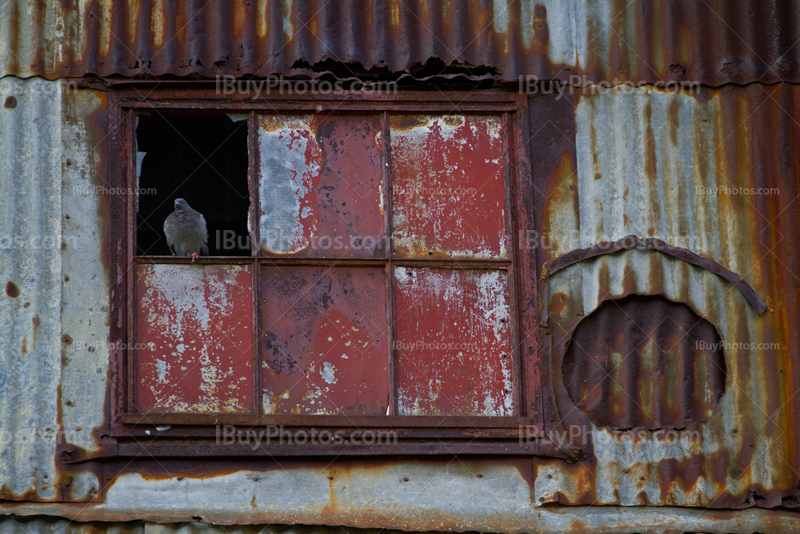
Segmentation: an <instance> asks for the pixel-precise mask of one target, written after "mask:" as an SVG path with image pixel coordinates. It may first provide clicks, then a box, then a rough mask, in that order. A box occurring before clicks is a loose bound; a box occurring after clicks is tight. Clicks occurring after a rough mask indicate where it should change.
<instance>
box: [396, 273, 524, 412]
mask: <svg viewBox="0 0 800 534" xmlns="http://www.w3.org/2000/svg"><path fill="white" fill-rule="evenodd" d="M394 274H395V276H394V286H395V308H396V319H395V322H396V325H395V328H396V342H395V345H396V352H397V404H398V412H399V414H400V415H494V416H505V415H514V414H515V413H516V412H517V406H516V402H515V399H516V387H517V378H516V376H515V371H516V369H515V368H514V365H513V363H512V360H513V357H512V348H511V347H512V342H511V323H510V319H511V311H510V302H509V291H508V276H507V273H506V271H503V270H494V271H488V270H463V269H426V268H412V267H403V266H397V267H395V272H394Z"/></svg>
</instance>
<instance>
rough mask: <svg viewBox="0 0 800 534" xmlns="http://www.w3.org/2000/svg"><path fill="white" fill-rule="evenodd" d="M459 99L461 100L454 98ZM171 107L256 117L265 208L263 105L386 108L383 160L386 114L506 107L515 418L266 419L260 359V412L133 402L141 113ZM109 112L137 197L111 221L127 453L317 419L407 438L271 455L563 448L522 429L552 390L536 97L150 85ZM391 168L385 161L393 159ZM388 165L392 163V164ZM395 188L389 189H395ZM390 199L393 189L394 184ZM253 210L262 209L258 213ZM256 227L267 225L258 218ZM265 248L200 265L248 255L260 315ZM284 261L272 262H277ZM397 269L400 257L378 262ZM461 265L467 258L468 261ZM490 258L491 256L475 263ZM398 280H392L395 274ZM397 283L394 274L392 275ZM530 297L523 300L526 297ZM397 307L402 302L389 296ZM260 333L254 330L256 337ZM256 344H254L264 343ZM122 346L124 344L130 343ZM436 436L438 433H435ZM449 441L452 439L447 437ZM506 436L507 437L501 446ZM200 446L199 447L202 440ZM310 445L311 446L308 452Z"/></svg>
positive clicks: (254, 174) (120, 97)
mask: <svg viewBox="0 0 800 534" xmlns="http://www.w3.org/2000/svg"><path fill="white" fill-rule="evenodd" d="M454 103H457V104H454ZM145 109H164V110H220V111H229V112H238V113H248V115H249V117H248V122H249V133H248V152H249V160H250V161H249V169H248V180H249V184H250V188H251V195H252V192H253V191H255V195H256V196H255V198H253V197H251V204H252V205H256V206H257V205H258V202H259V200H258V197H257V194H258V192H257V191H258V188H257V187H256V186H255V184H257V183H258V169H257V165H256V164H255V163H256V162H255V157H256V156H255V154H256V149H257V137H256V135H257V134H256V133H255V132H254V129H253V128H252V125H253V124H254V123H255V120H256V116H257V113H258V112H269V111H287V112H288V111H294V112H300V111H317V112H318V111H320V110H323V111H326V110H331V111H337V112H348V111H352V112H358V111H368V112H381V113H382V126H383V128H384V131H385V132H387V135H384V136H383V137H384V140H383V143H384V149H385V150H384V152H383V155H382V157H388V156H386V155H385V154H388V142H389V140H388V124H387V121H388V113H389V112H423V113H424V112H429V113H437V112H439V113H447V112H450V113H452V112H454V111H455V112H477V113H489V112H491V113H498V114H501V115H502V118H503V119H502V120H503V135H504V143H503V146H504V151H505V154H504V157H505V159H506V171H505V172H506V179H505V198H506V213H507V215H506V217H507V228H508V229H509V235H508V239H509V244H510V247H509V253H510V254H509V259H508V260H507V261H505V260H504V263H507V264H508V272H509V298H510V307H511V310H512V314H513V320H514V322H515V328H514V329H513V331H512V343H514V344H515V345H516V347H515V348H514V351H513V353H512V354H513V360H512V362H513V368H514V372H515V373H516V379H517V393H516V399H515V406H516V408H517V415H516V416H500V417H492V416H407V415H402V416H400V415H389V416H339V415H291V416H287V415H263V414H260V413H259V412H260V411H261V406H262V403H261V391H260V390H261V384H260V377H259V374H258V372H259V371H258V370H259V368H260V365H254V373H255V375H254V381H253V387H254V392H253V395H254V397H253V403H254V407H255V413H252V414H233V413H221V414H220V413H218V414H175V413H173V414H167V413H164V414H154V413H150V414H140V413H135V412H132V411H130V410H129V408H130V403H129V398H130V396H131V394H132V393H131V388H130V386H131V379H132V376H131V362H132V354H131V350H130V347H132V346H133V339H132V336H133V327H132V326H133V323H132V319H133V314H132V306H133V298H132V297H131V296H130V295H131V289H132V287H133V286H132V284H133V280H132V272H131V271H132V269H131V267H132V266H133V264H134V263H135V262H137V261H143V260H142V259H141V258H137V257H136V256H135V255H134V252H135V243H134V239H135V234H134V230H135V227H136V225H135V221H136V219H135V216H136V213H137V205H136V195H135V194H133V192H134V188H133V185H134V182H133V180H134V179H135V167H134V165H135V153H134V150H135V125H134V114H135V111H136V110H145ZM109 118H110V124H112V125H116V126H113V127H112V130H111V132H110V142H111V150H112V154H119V155H120V157H112V158H111V160H112V163H111V169H110V170H111V172H110V176H111V184H110V185H111V186H113V187H119V188H121V189H118V190H121V191H126V192H127V196H115V197H112V198H111V201H110V202H111V206H110V207H111V213H112V224H111V228H110V229H109V232H110V240H109V241H110V243H111V247H112V250H111V263H112V265H111V267H112V272H114V273H116V288H115V291H112V295H111V310H112V317H114V318H115V320H114V321H113V322H112V325H111V340H112V342H113V347H117V348H114V349H112V351H111V359H112V361H111V369H112V371H111V374H112V381H113V384H114V388H113V391H112V392H111V395H110V398H109V402H108V406H109V409H110V412H111V416H112V417H111V420H112V435H113V436H115V437H117V438H121V440H123V441H124V440H125V438H130V439H132V440H133V441H134V442H131V443H120V444H119V445H118V448H117V452H118V453H120V454H124V453H126V452H127V453H130V454H136V453H137V451H141V450H142V449H141V447H143V446H142V445H141V444H140V443H139V442H138V439H142V438H143V439H153V437H154V436H155V435H158V436H159V437H163V438H166V439H174V438H189V439H195V438H196V439H201V440H202V439H210V438H214V437H216V432H217V431H218V428H216V427H215V425H223V424H224V425H234V426H236V427H237V429H240V428H241V429H243V430H246V429H248V428H253V427H263V426H264V425H283V426H285V427H288V428H290V429H292V430H295V431H301V430H308V429H310V428H312V427H325V428H326V429H328V430H331V431H334V430H339V431H342V432H344V434H345V436H347V435H357V434H358V433H359V432H362V431H365V430H375V429H392V430H395V431H397V432H398V436H399V438H400V440H401V442H400V443H398V444H394V445H392V446H383V448H382V449H381V450H378V449H379V448H380V447H379V448H376V447H375V446H359V447H353V446H350V447H349V448H348V450H349V452H343V450H342V447H341V446H337V445H334V444H330V445H315V446H311V445H308V446H302V447H298V446H297V445H290V446H285V445H277V444H274V445H272V444H271V445H270V446H269V447H268V451H269V452H266V454H292V455H293V454H328V453H334V454H342V453H345V454H364V453H370V454H374V453H378V454H384V453H386V454H398V453H414V454H416V453H420V454H438V453H444V454H451V453H453V442H452V440H464V439H469V440H470V442H469V443H464V442H456V443H459V446H458V451H459V452H460V453H465V454H469V453H475V454H488V453H492V454H531V453H533V454H544V455H554V456H562V453H561V452H559V451H558V450H556V448H555V447H554V446H553V444H552V443H551V442H549V441H548V440H546V439H533V440H531V439H525V440H523V439H520V437H521V432H522V429H523V428H524V429H525V431H526V435H527V436H531V435H533V436H538V435H539V434H538V432H539V429H541V428H542V427H541V424H542V395H541V393H542V392H541V374H540V368H539V367H540V361H539V359H540V352H539V343H538V326H537V325H538V318H537V302H538V299H537V286H536V273H535V257H534V251H532V250H523V249H522V248H521V246H520V236H524V235H527V232H529V231H533V230H534V217H533V205H534V202H533V198H534V192H533V185H532V183H531V180H530V176H531V174H530V173H531V169H530V160H529V153H530V151H529V149H528V146H527V144H528V142H529V139H530V137H529V130H528V101H527V98H526V97H525V96H524V95H519V94H516V93H511V92H508V91H500V90H482V91H473V92H471V93H469V94H468V95H465V94H464V93H458V92H450V93H448V92H443V91H438V92H400V93H398V94H395V95H386V94H366V95H365V94H355V93H353V94H349V95H347V96H346V97H343V96H342V95H341V94H336V95H313V96H303V95H270V99H269V101H268V102H267V101H265V100H263V99H259V100H254V99H253V98H252V97H251V96H248V95H233V96H223V95H219V94H215V93H214V91H213V90H210V89H164V90H157V91H152V90H148V91H140V90H139V89H137V88H124V89H114V90H112V91H111V92H110V94H109ZM383 167H384V168H385V167H386V166H385V165H384V166H383ZM386 172H387V173H388V171H386ZM389 187H391V186H389ZM387 196H388V198H389V199H390V201H391V198H392V196H391V189H389V191H388V192H387ZM251 217H257V215H254V214H252V213H251ZM251 222H253V223H254V224H253V226H252V228H255V229H258V226H259V225H258V224H256V223H257V221H251ZM263 257H264V256H263V253H259V254H258V255H254V256H248V257H241V256H238V257H237V256H231V257H214V258H201V259H200V260H199V261H201V262H203V263H208V264H214V263H217V264H233V263H249V264H251V265H252V266H253V269H252V276H253V299H254V308H253V313H254V314H256V315H257V314H258V313H259V311H258V306H257V303H258V298H259V297H258V275H259V271H260V268H257V267H258V266H259V264H260V262H262V261H263ZM158 261H159V262H161V263H182V262H184V261H185V260H184V259H181V258H172V257H159V259H158ZM272 261H274V259H273V260H272ZM326 261H327V263H331V260H314V259H296V260H283V263H292V264H314V263H316V264H324V263H325V262H326ZM376 261H378V262H382V263H388V265H389V268H390V267H391V265H392V258H391V255H390V258H389V259H388V260H376ZM418 261H420V262H422V261H428V262H429V264H430V265H434V264H437V263H452V261H445V262H441V261H435V260H418ZM459 261H463V260H459ZM479 263H487V262H485V261H480V262H477V261H476V264H479ZM390 281H391V279H390ZM389 285H390V286H391V285H392V284H391V282H390V283H389ZM523 295H524V302H523V298H522V296H523ZM390 306H392V307H393V303H391V304H390ZM255 335H256V333H255V332H254V336H255ZM254 341H255V340H254ZM120 347H121V348H120ZM259 357H260V356H259V351H258V350H256V351H255V354H254V363H255V364H257V363H258V362H259ZM395 359H396V355H395V351H394V349H391V352H390V360H389V361H390V367H393V366H394V360H395ZM390 376H391V382H390V399H391V402H392V403H393V405H394V410H393V412H394V413H396V391H395V387H396V383H395V382H394V376H393V372H392V374H391V375H390ZM157 425H158V426H159V427H162V425H163V427H167V426H168V427H170V428H168V429H166V430H163V431H159V430H156V426H157ZM163 427H162V428H163ZM405 439H416V440H420V439H422V440H425V441H424V442H422V443H419V442H418V441H417V442H409V443H406V442H404V441H403V440H405ZM431 440H433V441H431ZM443 440H448V441H443ZM498 440H501V442H498ZM181 447H186V445H180V446H179V445H176V444H174V443H173V444H166V443H163V444H159V443H157V442H156V443H151V444H149V445H148V446H147V451H148V453H153V454H163V455H167V456H171V455H181V452H180V451H181V450H183V449H181ZM192 447H195V449H193V450H195V452H196V453H197V454H210V455H214V454H223V453H224V454H226V455H237V454H242V455H253V454H258V451H253V450H252V448H251V447H250V446H244V447H243V448H241V450H240V451H238V452H237V450H238V449H237V448H236V447H237V446H235V445H217V444H209V443H203V444H197V445H192ZM198 447H199V448H198ZM299 448H302V449H303V451H299V450H298V449H299ZM223 451H224V452H223Z"/></svg>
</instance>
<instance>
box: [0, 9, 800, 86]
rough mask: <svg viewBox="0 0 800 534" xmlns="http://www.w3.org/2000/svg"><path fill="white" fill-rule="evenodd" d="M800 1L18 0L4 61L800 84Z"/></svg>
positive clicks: (6, 27) (112, 67)
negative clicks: (433, 64)
mask: <svg viewBox="0 0 800 534" xmlns="http://www.w3.org/2000/svg"><path fill="white" fill-rule="evenodd" d="M796 9H797V6H796V3H795V2H793V1H792V0H775V1H770V2H764V1H762V0H733V1H732V0H711V1H708V2H695V1H694V0H678V1H669V2H666V1H665V2H661V1H655V0H647V1H641V2H612V1H608V0H541V1H539V2H535V1H534V0H485V1H481V2H477V1H474V2H473V1H459V2H433V1H430V2H429V1H423V0H369V1H367V2H364V1H350V0H348V1H339V2H325V1H321V0H284V1H282V2H281V1H278V0H252V1H248V2H227V1H225V0H211V1H209V2H191V1H186V0H170V1H165V2H155V1H145V0H143V1H141V2H135V3H134V2H120V1H117V2H115V1H113V0H101V1H97V0H72V1H69V2H52V3H30V2H26V1H25V0H13V1H10V2H7V3H5V4H3V6H2V8H1V9H0V34H2V35H6V36H7V39H5V41H4V42H3V43H2V44H0V58H2V64H3V65H4V69H5V73H6V74H14V75H17V76H21V77H27V76H34V75H41V76H45V77H47V78H50V79H52V78H58V77H63V76H72V77H79V76H83V75H84V74H95V75H100V76H110V75H113V74H120V75H123V76H142V75H155V76H163V75H165V74H173V75H176V76H186V75H189V74H195V75H201V76H205V77H214V76H216V75H218V74H230V75H235V76H243V75H249V74H258V75H260V76H263V75H267V74H302V73H306V74H308V73H311V74H314V73H313V72H311V71H309V70H305V68H306V67H308V66H309V65H314V64H317V63H319V62H322V61H325V60H331V61H333V62H339V65H338V68H339V69H340V70H344V72H348V69H349V70H350V71H351V72H353V73H358V72H359V71H360V70H361V67H363V68H364V69H377V70H376V72H378V71H380V70H381V69H382V70H383V72H386V73H388V72H389V71H391V72H394V73H403V72H416V73H417V74H418V75H419V76H430V75H431V74H436V73H438V72H439V70H434V71H432V72H428V71H420V70H419V67H420V66H421V65H422V64H425V63H426V62H427V61H428V60H429V59H430V58H438V59H440V60H441V61H443V62H444V63H446V64H450V63H456V64H469V65H473V66H486V67H493V68H494V69H496V70H495V74H494V75H493V76H494V77H496V78H498V79H501V80H506V81H512V82H516V81H517V80H518V78H519V76H529V75H536V76H538V77H539V78H542V79H551V78H554V77H558V78H560V79H564V80H568V79H569V77H570V76H573V75H576V74H577V75H586V76H587V78H588V80H591V81H594V82H600V81H602V80H632V81H633V82H635V83H638V82H655V81H659V80H670V81H694V82H702V83H705V84H709V85H715V86H716V85H721V84H724V83H728V82H735V83H748V82H752V81H760V82H762V83H773V82H775V81H778V80H789V81H800V48H799V47H797V46H794V45H795V44H796V43H797V41H798V39H800V20H798V17H797V16H796ZM209 36H213V38H209ZM344 64H348V66H347V67H346V68H344ZM358 64H360V66H359V65H358ZM329 67H330V65H320V66H319V68H321V69H322V70H326V69H327V68H329ZM451 72H455V71H451Z"/></svg>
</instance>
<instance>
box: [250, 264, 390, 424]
mask: <svg viewBox="0 0 800 534" xmlns="http://www.w3.org/2000/svg"><path fill="white" fill-rule="evenodd" d="M260 283H261V295H262V304H261V334H260V336H261V337H260V339H259V344H258V345H259V350H260V352H261V387H262V399H263V406H264V413H267V414H348V415H356V414H363V415H385V414H386V408H387V406H388V402H389V379H388V377H389V372H388V365H389V343H388V326H387V318H386V275H385V271H384V269H383V267H333V268H331V267H309V266H305V267H302V266H298V267H295V266H291V267H287V266H281V267H278V266H265V267H264V268H263V269H262V271H261V277H260Z"/></svg>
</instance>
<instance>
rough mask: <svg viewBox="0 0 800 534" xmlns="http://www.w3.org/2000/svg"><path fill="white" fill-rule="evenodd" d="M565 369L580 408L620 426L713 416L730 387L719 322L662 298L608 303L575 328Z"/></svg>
mask: <svg viewBox="0 0 800 534" xmlns="http://www.w3.org/2000/svg"><path fill="white" fill-rule="evenodd" d="M561 371H562V376H563V379H564V385H565V387H566V388H567V392H568V393H569V397H570V399H571V400H572V402H573V403H574V404H575V406H577V407H578V408H579V409H580V410H581V411H582V412H583V413H585V414H586V415H587V416H588V417H589V420H591V421H592V422H593V423H594V424H596V425H598V426H604V427H610V428H614V429H630V428H641V427H644V428H648V429H651V430H655V429H659V428H668V429H680V428H684V427H686V426H687V425H688V424H690V423H698V422H705V421H708V419H709V418H710V417H711V413H712V412H713V411H714V408H715V407H716V406H717V403H718V402H719V399H720V397H721V396H722V394H723V393H724V391H725V374H726V371H725V358H724V357H723V351H722V344H721V342H720V337H719V334H718V333H717V330H716V329H715V328H714V325H712V324H711V323H710V322H708V321H707V320H705V319H703V318H702V317H700V316H698V315H697V314H696V313H695V312H694V311H692V310H691V308H689V307H688V306H687V305H685V304H680V303H676V302H672V301H669V300H667V299H665V298H662V297H643V296H638V295H633V296H630V297H627V298H624V299H621V300H616V301H606V302H604V303H603V304H601V305H600V306H599V307H598V309H597V310H595V311H594V312H593V313H592V314H590V315H589V316H588V317H586V318H585V319H584V320H582V321H581V322H580V323H579V324H578V326H577V328H576V329H575V331H574V332H573V335H572V338H571V340H570V343H569V347H568V348H567V350H566V354H565V355H564V361H563V365H562V368H561Z"/></svg>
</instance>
